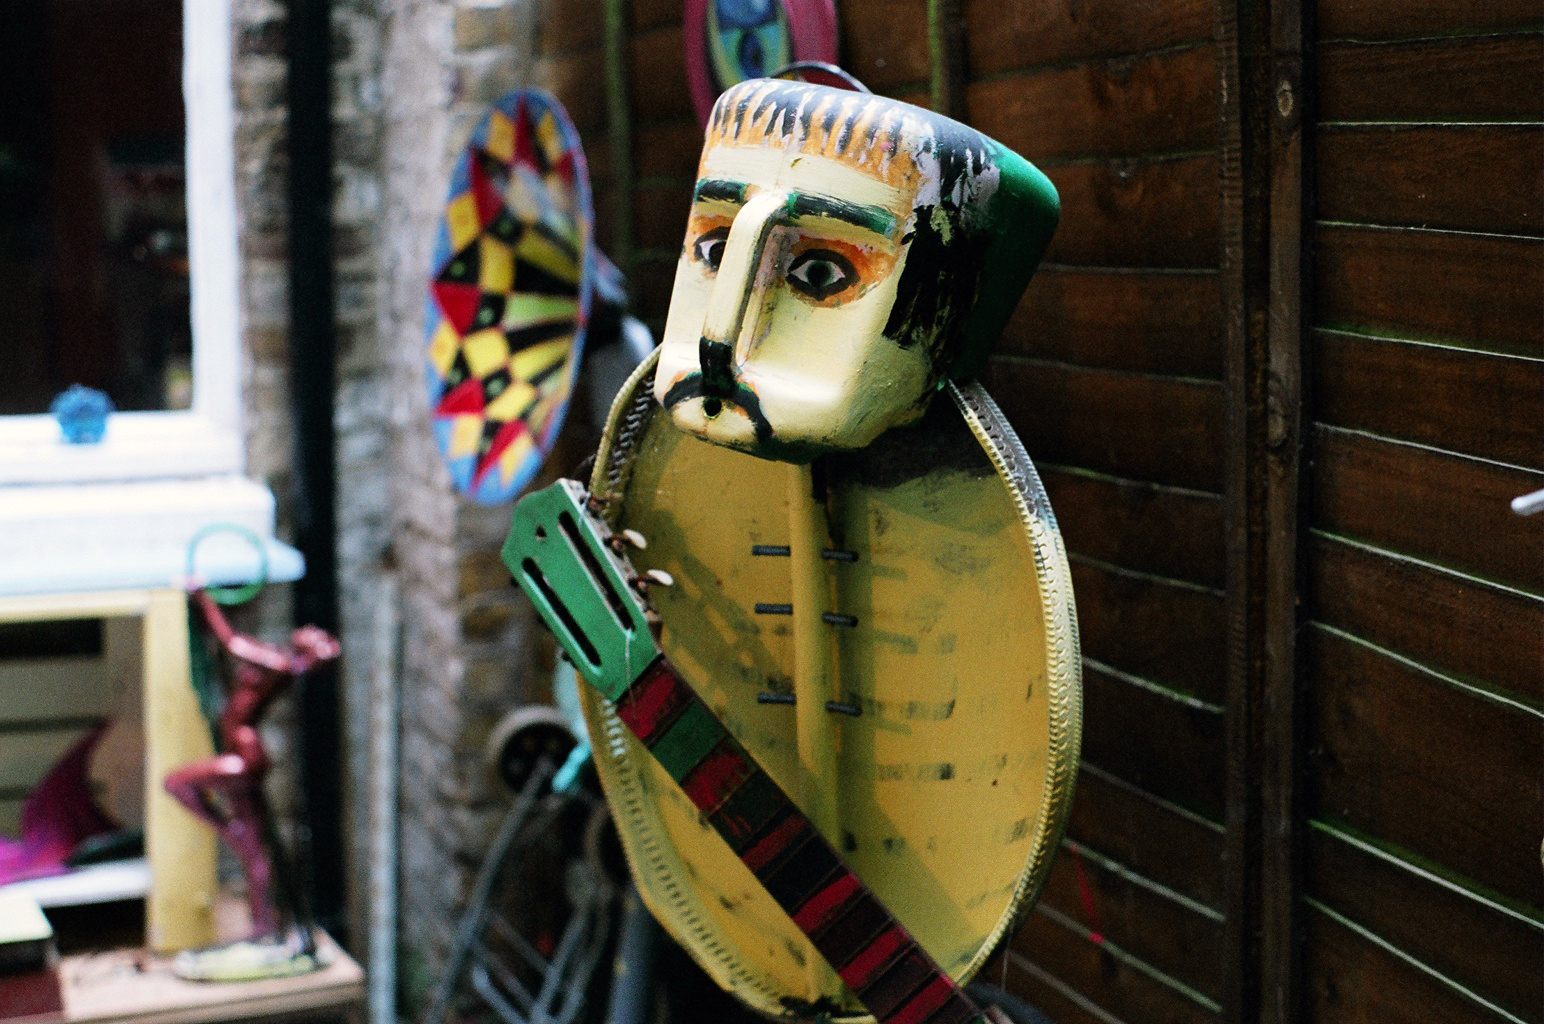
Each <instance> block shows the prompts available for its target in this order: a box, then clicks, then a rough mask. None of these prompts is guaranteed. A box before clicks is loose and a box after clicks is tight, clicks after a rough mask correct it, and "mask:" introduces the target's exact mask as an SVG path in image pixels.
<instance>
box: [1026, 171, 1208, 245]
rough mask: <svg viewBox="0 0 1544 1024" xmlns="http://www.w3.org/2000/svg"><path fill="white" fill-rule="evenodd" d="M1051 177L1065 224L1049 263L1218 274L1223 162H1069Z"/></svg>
mask: <svg viewBox="0 0 1544 1024" xmlns="http://www.w3.org/2000/svg"><path fill="white" fill-rule="evenodd" d="M1046 174H1047V175H1048V176H1049V177H1050V179H1051V181H1052V182H1053V183H1054V184H1055V185H1056V188H1057V191H1058V192H1059V193H1060V195H1061V226H1060V227H1059V228H1058V229H1057V232H1056V237H1055V238H1054V239H1052V241H1051V247H1050V250H1049V251H1048V252H1047V254H1046V259H1047V260H1049V261H1051V262H1053V263H1067V264H1073V265H1075V266H1084V267H1182V268H1204V269H1216V267H1217V265H1218V259H1219V252H1220V243H1219V235H1218V225H1219V223H1220V220H1219V217H1220V215H1221V208H1222V207H1221V200H1220V199H1219V198H1218V196H1219V193H1218V191H1217V174H1218V169H1217V158H1216V157H1215V156H1213V155H1205V156H1193V157H1183V158H1177V159H1173V160H1152V161H1141V162H1137V161H1118V162H1113V163H1088V164H1066V165H1063V166H1060V167H1053V168H1049V169H1048V170H1047V171H1046Z"/></svg>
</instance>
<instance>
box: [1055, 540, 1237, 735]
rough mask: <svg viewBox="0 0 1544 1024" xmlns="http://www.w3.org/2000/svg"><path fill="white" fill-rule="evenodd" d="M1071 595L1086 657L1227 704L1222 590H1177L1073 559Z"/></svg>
mask: <svg viewBox="0 0 1544 1024" xmlns="http://www.w3.org/2000/svg"><path fill="white" fill-rule="evenodd" d="M1072 591H1073V595H1074V597H1075V598H1076V600H1077V606H1078V633H1079V637H1080V640H1081V642H1082V646H1083V654H1084V656H1085V657H1089V658H1093V659H1094V660H1095V661H1099V662H1103V663H1104V664H1106V665H1109V666H1110V667H1112V668H1114V669H1117V670H1118V671H1121V672H1126V673H1128V674H1131V675H1135V676H1139V677H1141V678H1143V679H1147V680H1151V681H1153V682H1156V683H1160V684H1162V685H1163V686H1166V687H1169V688H1171V689H1175V690H1179V691H1181V692H1183V693H1185V694H1189V695H1193V696H1195V697H1198V698H1200V699H1201V700H1204V701H1207V702H1208V703H1211V704H1217V705H1220V704H1222V703H1223V702H1224V700H1225V699H1226V692H1225V691H1226V663H1227V658H1226V654H1225V649H1226V647H1227V643H1226V639H1225V638H1226V634H1227V612H1226V601H1225V600H1224V598H1223V594H1222V592H1221V591H1215V590H1204V589H1201V588H1198V587H1189V586H1176V585H1174V584H1171V583H1167V582H1164V581H1163V580H1161V579H1158V578H1155V577H1152V576H1146V575H1139V574H1136V573H1128V572H1123V571H1121V570H1120V569H1117V568H1115V567H1111V566H1104V565H1100V564H1096V563H1089V562H1087V561H1085V560H1083V559H1080V558H1076V557H1074V559H1073V562H1072Z"/></svg>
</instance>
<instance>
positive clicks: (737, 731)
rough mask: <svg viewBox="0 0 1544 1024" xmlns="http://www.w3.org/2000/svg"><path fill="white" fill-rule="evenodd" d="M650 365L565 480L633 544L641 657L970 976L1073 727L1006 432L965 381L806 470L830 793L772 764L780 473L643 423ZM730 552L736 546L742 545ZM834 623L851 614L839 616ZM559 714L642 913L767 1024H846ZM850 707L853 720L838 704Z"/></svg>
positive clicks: (1048, 567) (1004, 929) (677, 807)
mask: <svg viewBox="0 0 1544 1024" xmlns="http://www.w3.org/2000/svg"><path fill="white" fill-rule="evenodd" d="M653 364H654V360H653V358H652V357H651V358H650V359H649V360H648V361H646V362H645V363H644V364H643V365H642V366H641V367H640V368H639V370H638V372H637V373H636V374H635V375H634V377H633V378H632V380H631V381H629V383H628V386H627V387H624V388H623V390H622V392H621V393H620V394H619V396H618V398H617V400H616V404H615V405H614V406H613V409H612V413H611V421H610V423H609V425H608V428H607V432H606V436H605V438H604V440H603V443H602V446H601V449H600V451H599V453H598V455H597V459H596V469H595V472H594V477H593V479H592V481H591V490H592V493H594V494H595V495H597V496H600V497H601V498H602V501H603V503H604V506H605V509H606V515H607V517H608V518H609V519H611V520H613V525H614V526H616V527H618V528H631V529H634V530H637V531H639V532H640V533H642V534H643V535H644V537H645V538H646V539H647V541H648V546H647V549H646V550H642V551H638V552H637V553H636V554H635V555H634V556H633V561H634V563H635V564H636V565H637V566H638V568H639V569H640V570H646V569H660V570H663V571H665V572H667V573H669V574H670V576H672V577H673V578H674V585H672V586H669V587H657V586H656V587H653V588H651V590H650V600H651V602H652V603H653V605H654V607H655V609H656V610H657V611H658V613H659V615H660V618H661V621H662V624H663V625H662V630H661V637H660V639H661V643H662V646H663V648H664V650H665V653H666V655H667V656H668V657H669V658H670V659H671V661H672V662H673V663H674V664H675V665H676V666H677V667H678V668H679V669H680V671H681V673H682V675H683V676H684V677H685V678H686V679H687V680H688V681H689V682H690V683H691V685H692V686H693V688H694V689H695V690H696V691H697V692H698V694H699V695H700V696H701V697H702V698H703V699H704V700H705V701H706V702H707V703H708V704H709V705H710V706H711V707H712V708H713V710H714V711H715V712H716V713H717V714H718V715H719V716H720V717H721V719H722V721H723V722H724V723H725V725H726V726H727V727H728V728H729V730H730V731H731V732H732V733H733V734H734V736H735V737H736V738H737V739H739V740H740V741H741V742H742V743H743V744H744V745H745V746H746V747H747V748H748V749H749V750H750V752H751V753H752V754H753V755H754V756H755V757H756V759H757V760H758V761H759V763H760V764H761V765H762V767H763V768H765V769H766V770H767V772H768V773H770V774H771V775H772V776H773V777H774V778H775V779H776V780H777V781H778V783H779V784H780V785H781V786H782V787H783V788H784V789H785V790H786V791H787V792H788V793H789V794H790V795H791V796H793V797H794V799H796V800H798V801H799V802H800V804H801V806H803V807H804V808H805V809H806V811H808V810H810V807H809V804H810V803H811V802H815V801H824V802H826V803H827V807H826V809H825V810H824V811H823V812H822V813H823V814H824V815H826V817H825V819H824V820H826V821H827V822H832V823H834V824H832V825H829V826H827V828H828V829H829V831H828V832H827V838H828V839H829V840H830V841H831V842H832V844H833V845H834V846H835V847H836V849H838V850H840V851H842V852H843V855H844V857H845V858H846V859H847V861H848V863H849V864H850V865H851V866H852V867H853V868H854V870H856V871H857V873H858V874H859V875H860V876H861V877H862V878H863V879H864V880H865V881H866V882H867V883H868V885H869V886H870V887H872V889H873V890H874V892H875V893H876V895H878V896H879V897H880V899H882V900H883V901H884V902H885V903H886V904H887V905H888V907H889V908H890V910H891V911H892V913H893V914H894V915H895V916H896V917H897V918H898V919H899V920H900V922H901V923H902V924H904V925H905V926H906V928H907V929H908V930H909V931H910V932H911V933H912V935H913V936H915V937H916V939H917V940H918V942H919V943H920V944H921V945H922V946H923V947H924V948H925V949H926V950H927V951H928V952H929V953H930V954H931V955H932V956H933V958H934V960H935V961H937V962H938V964H939V965H940V966H941V967H942V968H943V969H944V970H945V971H947V972H948V973H949V974H950V976H951V977H953V978H954V979H955V980H956V981H958V982H962V983H963V982H964V981H966V980H968V979H969V978H970V977H972V976H973V975H974V974H975V972H976V971H977V970H978V969H979V968H980V967H981V965H982V963H983V962H984V961H985V960H986V959H987V958H988V957H989V956H990V955H991V953H992V951H993V950H994V948H995V947H996V945H997V944H998V942H999V940H1001V939H1002V938H1003V937H1004V935H1006V934H1007V933H1008V931H1009V929H1010V928H1011V927H1012V925H1013V923H1014V921H1015V920H1016V918H1017V916H1018V915H1019V914H1020V913H1022V912H1023V911H1024V910H1026V909H1027V908H1028V906H1029V904H1030V902H1031V901H1032V899H1033V897H1034V895H1035V894H1036V893H1037V892H1038V891H1039V888H1040V886H1041V885H1042V884H1043V882H1044V880H1045V876H1046V872H1047V870H1048V868H1049V865H1050V859H1051V856H1052V854H1053V852H1054V851H1055V849H1056V844H1057V842H1058V841H1059V839H1060V835H1061V831H1062V827H1063V824H1064V821H1065V817H1066V812H1067V808H1068V805H1069V803H1070V800H1071V795H1072V781H1073V775H1074V771H1075V768H1076V763H1077V756H1078V745H1079V734H1080V726H1081V696H1080V668H1079V659H1078V639H1077V620H1076V614H1075V611H1074V609H1073V604H1072V589H1071V583H1070V580H1069V574H1068V568H1067V561H1066V554H1065V550H1064V548H1063V545H1062V541H1061V537H1060V534H1059V532H1058V531H1057V528H1056V522H1055V519H1054V518H1053V517H1052V515H1051V511H1050V506H1049V504H1048V503H1047V501H1046V498H1045V493H1044V491H1043V489H1042V487H1041V485H1040V481H1039V479H1038V477H1037V476H1036V474H1035V471H1034V468H1033V466H1032V465H1031V464H1030V461H1029V459H1028V457H1027V456H1026V455H1025V454H1024V451H1023V448H1022V446H1021V445H1020V444H1019V441H1018V438H1017V437H1016V436H1015V435H1014V434H1013V431H1012V430H1011V428H1010V427H1009V426H1008V424H1007V423H1006V421H1005V420H1004V419H1003V418H1002V415H1001V413H1000V412H999V411H998V409H997V407H996V405H995V404H994V403H993V402H992V400H991V399H990V398H989V397H988V396H987V394H986V392H985V391H984V390H983V389H982V388H981V387H980V385H978V384H975V383H968V384H960V385H955V384H948V385H946V386H945V393H944V394H941V395H939V396H938V397H937V398H936V399H935V401H934V402H933V406H932V409H931V411H930V412H929V413H928V414H927V415H926V416H925V417H924V418H923V420H922V421H921V422H919V423H918V424H916V425H915V426H912V427H907V428H904V429H900V430H894V431H891V432H890V433H889V434H886V435H885V436H884V437H882V438H881V439H880V440H879V441H878V442H876V443H875V444H874V445H871V446H870V447H869V448H867V449H864V450H862V451H861V452H858V453H854V454H852V455H844V456H840V457H831V458H828V459H826V460H824V461H823V462H822V463H821V464H819V466H818V467H817V472H816V474H815V476H816V479H820V480H822V481H823V493H822V494H821V495H820V497H821V500H822V501H823V504H824V508H825V511H826V516H827V520H828V523H829V526H830V530H831V534H832V537H833V543H834V544H835V546H836V547H837V548H840V549H841V550H843V551H848V552H852V553H854V554H855V555H856V556H857V557H856V560H855V561H851V560H849V561H840V560H836V559H832V560H829V561H825V562H823V568H822V572H823V573H824V579H825V582H826V584H827V585H828V587H829V594H830V599H831V606H832V608H834V609H840V613H841V615H842V618H841V620H840V624H833V625H832V626H831V629H833V630H835V631H838V635H837V636H836V637H835V638H834V640H833V643H832V651H833V655H832V671H831V678H832V680H833V687H832V694H833V696H832V700H833V701H834V702H835V703H836V704H838V705H842V706H843V710H842V711H841V712H840V713H838V712H835V711H833V712H832V717H833V720H834V721H833V728H834V731H835V738H836V742H835V747H836V754H835V757H836V778H837V779H838V780H839V783H838V785H837V786H836V787H835V788H836V790H837V791H836V792H835V793H819V792H815V791H813V790H814V787H812V785H811V782H810V778H809V773H808V771H807V770H806V769H805V768H804V767H803V764H802V763H801V761H800V758H799V755H798V752H797V750H796V746H797V742H798V741H797V737H796V731H795V712H796V709H795V708H793V707H790V706H788V703H787V701H788V699H789V697H790V696H791V695H792V693H793V685H792V682H791V676H792V672H793V662H794V652H793V640H792V637H791V629H790V625H789V624H790V619H789V618H788V617H787V616H785V615H782V614H778V612H779V611H780V610H781V607H785V606H787V605H788V604H789V602H790V600H791V597H790V595H791V592H792V584H791V582H790V571H791V566H790V558H789V557H788V556H786V555H782V554H781V553H780V552H781V550H782V549H783V548H784V547H785V546H787V545H788V544H789V534H790V525H789V505H790V502H789V484H788V481H789V479H790V476H789V467H788V466H785V465H783V464H780V463H774V462H767V461H763V460H760V459H757V458H754V457H751V456H748V455H744V454H740V453H736V452H733V451H730V450H728V449H725V448H721V447H717V446H713V445H710V444H707V443H705V442H702V441H699V440H696V439H695V438H692V437H689V436H687V435H685V434H682V433H680V432H679V431H677V430H676V429H675V428H674V427H673V426H672V425H671V423H670V420H669V417H668V416H663V415H656V414H655V413H656V412H657V410H658V405H657V404H656V403H655V402H654V399H653V397H652V395H651V391H652V386H653V384H652V371H653ZM753 552H760V553H759V554H757V553H753ZM848 619H851V620H853V621H851V622H849V621H848ZM583 689H584V712H585V716H586V719H587V723H588V725H589V728H590V730H591V737H592V743H593V745H594V752H595V759H596V765H597V768H598V770H599V772H600V776H601V780H602V783H603V784H604V786H605V788H606V792H607V795H608V798H609V799H610V801H611V804H612V809H613V813H614V815H615V818H616V822H617V826H618V830H619V832H620V834H621V837H622V842H623V845H624V847H625V849H626V851H627V854H628V857H629V859H630V861H631V863H632V867H633V874H634V878H635V879H636V881H637V883H638V887H639V890H640V892H641V894H642V896H643V899H644V900H645V902H646V903H647V904H648V905H649V907H650V908H651V909H652V910H653V911H654V913H655V915H656V916H657V917H658V918H659V919H660V921H661V922H662V923H663V924H664V925H665V927H666V928H667V929H668V930H669V931H670V932H671V933H672V935H673V936H674V937H675V938H676V939H677V940H678V941H679V942H681V943H682V944H683V945H684V946H685V947H686V949H687V950H689V951H690V952H691V954H692V955H693V957H694V958H695V959H696V960H697V961H698V962H699V963H700V964H701V965H702V966H703V968H704V969H706V970H707V971H708V973H709V974H710V975H712V976H713V978H714V979H715V980H717V981H718V982H719V983H720V984H721V985H722V986H723V987H724V988H726V989H728V990H730V991H731V992H733V993H735V994H736V995H737V996H739V997H740V998H741V999H742V1000H743V1001H745V1002H746V1003H748V1004H749V1005H751V1006H752V1007H754V1008H755V1009H757V1010H759V1011H761V1012H763V1013H767V1014H771V1015H774V1016H782V1017H785V1018H789V1019H795V1018H805V1017H808V1016H810V1015H812V1014H813V1013H814V1012H815V1011H817V1010H826V1011H828V1012H831V1013H832V1014H833V1016H834V1017H835V1019H837V1020H848V1021H853V1022H857V1021H863V1020H872V1018H871V1017H869V1016H868V1015H867V1014H866V1012H865V1011H864V1010H863V1008H862V1006H861V1004H859V1003H858V1002H857V1001H856V1000H855V999H854V998H853V997H852V995H851V994H850V993H849V992H847V990H846V989H845V988H844V987H843V986H842V984H841V982H840V981H839V980H838V979H837V978H836V977H835V975H834V974H833V973H832V972H831V971H830V969H829V967H827V966H826V965H825V963H824V962H823V961H822V959H821V958H820V956H819V955H818V954H817V953H816V951H815V949H814V947H813V946H812V945H811V944H810V942H809V940H808V939H807V938H806V937H805V936H804V934H803V933H802V932H800V931H799V929H798V928H797V927H795V925H794V924H793V922H792V921H790V920H789V918H788V917H787V915H786V914H785V913H784V912H783V911H782V910H780V909H779V908H778V906H777V905H776V904H775V903H773V902H772V899H771V898H770V897H769V896H768V895H767V893H766V891H765V890H764V889H762V888H761V886H760V885H759V884H758V883H757V882H756V880H755V878H754V876H752V875H751V873H750V872H749V871H748V870H747V868H746V867H745V866H744V864H743V863H742V862H741V861H740V860H739V859H737V858H736V857H735V855H734V854H733V853H732V852H730V850H729V848H728V846H727V845H726V844H725V843H724V842H723V840H722V839H721V838H720V837H719V836H718V835H717V834H716V833H715V832H713V831H712V829H711V828H710V827H709V826H708V825H707V824H706V823H705V822H704V821H702V820H701V818H700V816H699V814H698V811H697V810H696V808H695V807H694V806H693V805H692V804H691V803H690V802H689V801H688V799H687V798H686V796H685V795H684V794H683V793H682V792H681V790H680V788H679V787H678V786H677V785H676V784H675V783H674V782H673V781H672V780H671V779H670V778H669V776H667V775H665V774H664V772H663V770H662V769H660V767H659V766H658V763H657V762H656V761H655V760H654V759H653V758H652V757H651V756H650V755H649V754H648V752H647V751H646V750H644V749H643V748H642V747H641V746H639V745H638V744H637V742H636V740H634V739H633V737H632V735H631V734H630V733H629V732H628V731H627V730H626V729H625V728H624V727H623V725H622V724H621V723H620V721H619V720H618V719H617V718H616V716H615V714H614V713H613V711H612V709H611V707H610V705H609V704H608V703H607V702H606V701H605V700H604V699H603V698H601V697H598V696H597V695H595V693H594V691H592V690H590V689H589V688H588V687H586V688H583ZM854 712H856V714H854Z"/></svg>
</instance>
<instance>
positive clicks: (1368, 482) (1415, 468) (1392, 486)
mask: <svg viewBox="0 0 1544 1024" xmlns="http://www.w3.org/2000/svg"><path fill="white" fill-rule="evenodd" d="M1312 457H1313V471H1312V480H1311V484H1310V488H1309V492H1310V495H1311V500H1312V515H1313V524H1314V525H1315V526H1316V527H1319V528H1321V529H1323V530H1325V531H1326V532H1329V533H1334V534H1338V535H1340V536H1344V537H1350V538H1352V539H1354V540H1359V541H1363V542H1365V543H1368V544H1374V545H1377V546H1378V547H1383V548H1388V549H1390V550H1392V551H1395V552H1398V553H1400V554H1406V555H1412V556H1414V557H1416V558H1419V559H1422V560H1424V561H1428V562H1436V563H1438V564H1440V565H1445V566H1449V567H1451V568H1454V569H1458V570H1461V571H1464V572H1469V573H1473V574H1474V575H1478V576H1482V577H1485V578H1487V579H1492V580H1496V581H1498V582H1501V583H1507V584H1511V585H1514V586H1520V587H1524V588H1527V589H1529V590H1530V591H1532V592H1534V593H1538V592H1541V591H1544V531H1541V530H1540V529H1539V528H1538V524H1537V523H1536V522H1533V521H1531V520H1528V519H1524V518H1522V517H1520V516H1516V515H1514V514H1513V513H1512V510H1511V507H1510V505H1509V503H1510V501H1511V500H1512V498H1514V497H1516V496H1517V495H1519V494H1526V493H1528V492H1530V491H1533V490H1537V489H1538V488H1539V487H1544V473H1539V472H1537V471H1534V470H1523V469H1513V468H1511V467H1508V466H1503V465H1498V464H1497V463H1494V462H1482V461H1480V460H1478V459H1472V458H1468V457H1466V456H1462V455H1451V454H1448V453H1447V452H1441V451H1434V450H1432V449H1430V448H1422V447H1418V446H1416V445H1411V444H1404V443H1397V442H1394V441H1387V440H1383V439H1381V438H1376V437H1371V436H1368V435H1366V434H1358V433H1352V432H1350V431H1344V430H1339V429H1336V428H1332V427H1325V426H1319V427H1317V428H1315V430H1314V436H1313V456H1312Z"/></svg>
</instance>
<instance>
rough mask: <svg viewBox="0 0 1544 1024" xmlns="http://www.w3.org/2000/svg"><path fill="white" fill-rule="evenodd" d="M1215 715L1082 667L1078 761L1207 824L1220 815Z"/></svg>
mask: <svg viewBox="0 0 1544 1024" xmlns="http://www.w3.org/2000/svg"><path fill="white" fill-rule="evenodd" d="M1222 726H1223V716H1222V713H1221V712H1219V711H1215V710H1209V709H1206V708H1200V707H1196V706H1194V705H1193V704H1189V703H1186V702H1184V701H1179V700H1175V699H1173V698H1172V697H1169V696H1167V695H1164V694H1160V693H1156V692H1154V691H1152V690H1150V689H1147V688H1145V687H1141V686H1135V685H1133V684H1131V683H1129V682H1126V681H1125V680H1123V679H1119V678H1116V677H1115V676H1112V675H1110V674H1108V673H1106V672H1103V671H1100V670H1099V669H1098V668H1096V667H1094V666H1092V665H1089V664H1087V663H1086V662H1085V663H1084V666H1083V760H1085V761H1087V762H1088V763H1089V764H1092V765H1094V766H1095V767H1097V768H1099V769H1101V770H1103V771H1105V772H1108V773H1109V774H1110V775H1113V776H1115V777H1116V778H1118V779H1120V780H1122V781H1123V782H1128V783H1130V784H1131V785H1133V786H1136V787H1137V788H1139V789H1142V790H1145V791H1147V792H1149V793H1152V794H1154V795H1155V796H1158V797H1160V798H1162V799H1164V800H1167V801H1168V802H1170V803H1173V804H1178V805H1179V806H1181V807H1184V808H1185V809H1187V810H1190V811H1194V812H1195V813H1197V814H1199V815H1201V816H1202V817H1204V818H1209V819H1211V820H1213V821H1220V820H1222V813H1223V799H1222V788H1223V777H1224V774H1225V772H1224V754H1223V728H1222Z"/></svg>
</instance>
